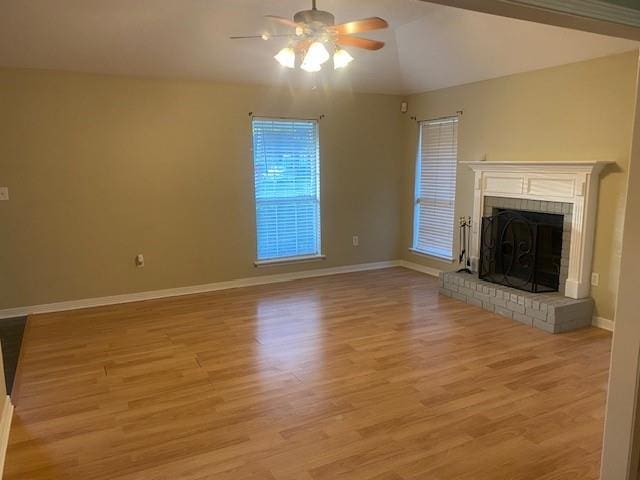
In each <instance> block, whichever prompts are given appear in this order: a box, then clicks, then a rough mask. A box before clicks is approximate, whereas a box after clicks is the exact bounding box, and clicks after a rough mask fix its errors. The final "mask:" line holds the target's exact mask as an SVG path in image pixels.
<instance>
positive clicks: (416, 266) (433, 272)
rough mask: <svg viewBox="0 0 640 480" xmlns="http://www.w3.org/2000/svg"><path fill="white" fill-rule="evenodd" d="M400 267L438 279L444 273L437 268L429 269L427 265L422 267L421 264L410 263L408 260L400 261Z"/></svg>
mask: <svg viewBox="0 0 640 480" xmlns="http://www.w3.org/2000/svg"><path fill="white" fill-rule="evenodd" d="M397 263H398V266H399V267H404V268H408V269H410V270H415V271H416V272H422V273H426V274H427V275H431V276H432V277H437V276H439V275H440V273H441V272H442V271H441V270H438V269H437V268H432V267H427V266H425V265H420V264H419V263H413V262H408V261H406V260H398V262H397Z"/></svg>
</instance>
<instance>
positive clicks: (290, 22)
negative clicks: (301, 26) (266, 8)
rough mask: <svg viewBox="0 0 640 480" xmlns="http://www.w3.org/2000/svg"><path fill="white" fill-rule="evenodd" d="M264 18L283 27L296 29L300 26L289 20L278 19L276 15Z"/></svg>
mask: <svg viewBox="0 0 640 480" xmlns="http://www.w3.org/2000/svg"><path fill="white" fill-rule="evenodd" d="M264 18H266V19H268V20H273V21H274V22H278V23H281V24H282V25H286V26H287V27H291V28H296V27H297V26H298V24H297V23H296V22H294V21H293V20H289V19H288V18H284V17H278V16H276V15H265V16H264Z"/></svg>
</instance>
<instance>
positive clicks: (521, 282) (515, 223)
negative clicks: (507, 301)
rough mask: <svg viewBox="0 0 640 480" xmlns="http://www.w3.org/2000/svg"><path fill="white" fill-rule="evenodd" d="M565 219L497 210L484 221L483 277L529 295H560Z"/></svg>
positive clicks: (481, 255) (547, 215) (556, 216)
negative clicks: (552, 293) (538, 293)
mask: <svg viewBox="0 0 640 480" xmlns="http://www.w3.org/2000/svg"><path fill="white" fill-rule="evenodd" d="M562 224H563V216H562V215H556V214H551V213H538V212H527V211H523V210H506V209H495V210H494V215H492V216H490V217H484V218H483V219H482V232H481V237H480V263H479V276H480V278H481V279H483V280H487V281H489V282H493V283H498V284H500V285H505V286H508V287H512V288H517V289H519V290H526V291H529V292H557V291H558V287H559V283H560V262H561V259H562Z"/></svg>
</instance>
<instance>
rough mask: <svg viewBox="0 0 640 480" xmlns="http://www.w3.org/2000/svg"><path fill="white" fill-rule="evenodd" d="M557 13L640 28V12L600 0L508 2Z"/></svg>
mask: <svg viewBox="0 0 640 480" xmlns="http://www.w3.org/2000/svg"><path fill="white" fill-rule="evenodd" d="M507 1H509V2H511V3H520V4H525V5H530V6H534V7H538V8H544V9H549V10H554V11H556V12H562V13H568V14H570V15H579V16H581V17H587V18H596V19H599V20H604V21H607V22H613V23H622V24H624V25H631V26H634V27H638V26H640V11H638V10H636V9H634V8H628V7H624V6H622V5H613V4H611V3H607V2H603V1H600V0H507Z"/></svg>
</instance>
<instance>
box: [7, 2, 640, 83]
mask: <svg viewBox="0 0 640 480" xmlns="http://www.w3.org/2000/svg"><path fill="white" fill-rule="evenodd" d="M0 6H1V10H0V11H2V15H0V66H7V67H24V68H42V69H56V70H69V71H80V72H92V73H105V74H125V75H139V76H151V77H162V78H195V79H210V80H215V81H223V82H239V83H256V84H269V85H290V86H294V87H301V88H308V87H312V86H319V85H322V86H325V87H330V88H339V89H349V90H354V91H366V92H379V93H413V92H421V91H426V90H433V89H437V88H442V87H447V86H452V85H459V84H463V83H469V82H473V81H478V80H483V79H488V78H494V77H499V76H503V75H508V74H512V73H518V72H523V71H529V70H535V69H540V68H544V67H549V66H554V65H560V64H564V63H571V62H576V61H580V60H585V59H589V58H595V57H599V56H604V55H609V54H613V53H618V52H624V51H628V50H632V49H634V48H638V44H637V43H636V42H632V41H629V40H623V39H616V38H609V37H604V36H600V35H595V34H591V33H585V32H579V31H574V30H567V29H563V28H559V27H553V26H548V25H540V24H535V23H528V22H523V21H519V20H513V19H507V18H502V17H496V16H492V15H487V14H483V13H477V12H470V11H465V10H460V9H455V8H451V7H445V6H441V5H435V4H431V3H427V2H423V1H420V0H349V1H348V2H347V1H344V0H319V1H318V7H319V8H321V9H323V10H329V11H331V12H332V13H334V14H335V16H336V20H337V21H338V22H344V21H348V20H352V19H356V18H362V17H369V16H380V17H383V18H385V19H387V20H388V21H389V24H390V28H389V29H388V30H386V31H379V32H372V33H371V34H369V35H366V36H367V37H370V38H375V39H379V40H383V41H384V42H386V46H385V48H383V49H382V50H380V51H377V52H369V51H364V50H358V49H351V53H352V55H353V56H354V57H355V59H356V61H355V62H353V63H352V64H351V65H350V66H349V68H347V69H345V70H344V71H337V72H336V71H333V70H330V69H326V70H325V71H323V72H321V73H319V74H309V73H307V72H302V71H291V70H284V69H283V68H282V67H280V66H279V65H278V64H277V63H276V62H275V61H274V60H273V58H272V57H273V55H274V54H275V53H276V52H277V51H278V50H279V49H280V48H281V47H282V46H284V45H285V44H286V40H281V39H272V40H269V41H262V40H229V36H231V35H251V34H260V33H263V32H265V31H267V30H269V31H271V32H272V33H277V32H286V27H274V25H273V24H269V23H268V22H266V21H265V20H264V18H263V16H264V15H281V16H284V17H292V16H293V14H294V13H295V12H296V11H299V10H304V9H307V8H309V6H310V1H307V0H29V1H15V0H0ZM283 28H284V30H283Z"/></svg>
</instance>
